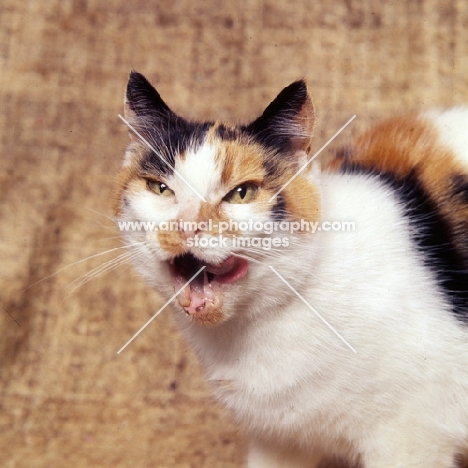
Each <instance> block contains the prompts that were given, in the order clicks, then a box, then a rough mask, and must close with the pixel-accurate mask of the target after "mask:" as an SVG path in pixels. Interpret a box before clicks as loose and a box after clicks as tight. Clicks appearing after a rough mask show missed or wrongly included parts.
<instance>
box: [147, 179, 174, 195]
mask: <svg viewBox="0 0 468 468" xmlns="http://www.w3.org/2000/svg"><path fill="white" fill-rule="evenodd" d="M146 185H147V187H148V189H149V190H151V191H152V192H153V193H155V194H156V195H161V196H162V197H173V196H174V192H173V191H172V190H171V189H170V188H169V187H168V186H167V185H166V184H165V183H164V182H159V181H157V180H147V181H146Z"/></svg>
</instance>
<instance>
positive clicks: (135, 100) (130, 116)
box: [124, 70, 175, 139]
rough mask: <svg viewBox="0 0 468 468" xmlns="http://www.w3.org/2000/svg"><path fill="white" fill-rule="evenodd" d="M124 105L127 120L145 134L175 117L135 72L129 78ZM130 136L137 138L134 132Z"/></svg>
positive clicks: (147, 83) (145, 81)
mask: <svg viewBox="0 0 468 468" xmlns="http://www.w3.org/2000/svg"><path fill="white" fill-rule="evenodd" d="M124 104H125V119H126V120H127V121H128V122H129V123H130V124H131V125H132V126H133V127H135V129H136V130H137V131H138V132H141V133H143V134H145V133H146V130H147V129H149V128H153V129H154V128H158V127H161V125H164V123H165V122H167V120H168V119H171V118H174V117H175V114H174V113H173V112H172V111H171V109H169V107H168V106H167V104H166V103H165V102H164V101H163V100H162V99H161V96H160V95H159V93H158V92H157V91H156V89H155V88H154V87H153V86H152V85H151V83H150V82H149V81H148V80H147V79H146V78H145V77H144V76H143V75H142V74H141V73H137V72H135V71H133V70H132V71H131V72H130V76H129V78H128V83H127V89H126V91H125V99H124ZM162 128H164V127H162ZM129 134H130V138H131V139H135V138H137V137H136V135H135V134H134V133H133V132H132V131H130V132H129Z"/></svg>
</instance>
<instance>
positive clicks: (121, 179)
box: [113, 167, 137, 217]
mask: <svg viewBox="0 0 468 468" xmlns="http://www.w3.org/2000/svg"><path fill="white" fill-rule="evenodd" d="M135 177H137V173H136V171H135V169H134V168H133V167H124V168H122V170H121V171H120V172H119V174H118V176H117V180H116V184H115V186H116V188H115V190H114V195H113V209H114V215H115V216H116V217H119V216H121V215H122V203H124V199H123V197H124V193H125V191H126V190H127V188H128V185H129V183H130V181H131V180H132V179H134V178H135Z"/></svg>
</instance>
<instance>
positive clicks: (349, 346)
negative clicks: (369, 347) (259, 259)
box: [268, 265, 357, 353]
mask: <svg viewBox="0 0 468 468" xmlns="http://www.w3.org/2000/svg"><path fill="white" fill-rule="evenodd" d="M268 267H269V268H270V269H271V270H272V271H273V273H275V275H276V276H277V277H278V278H279V279H280V280H281V281H282V282H283V283H284V284H285V285H286V286H287V287H288V288H289V289H290V290H291V291H292V292H293V293H294V294H295V295H296V296H297V297H298V298H299V299H300V300H301V301H302V302H303V303H304V304H305V305H306V306H307V307H308V308H309V309H310V310H311V311H312V312H313V313H314V314H315V315H316V316H317V317H318V318H319V319H320V320H321V321H322V322H323V323H324V324H325V325H326V326H327V327H328V328H329V329H330V330H331V331H332V332H333V333H334V334H335V335H336V336H337V337H338V338H339V339H340V340H341V341H342V342H343V343H344V344H345V345H346V346H348V348H349V349H351V351H353V353H357V351H356V350H355V349H354V348H353V347H352V346H351V345H350V344H349V343H348V342H347V341H346V340H345V339H344V338H343V337H342V336H341V335H340V334H339V333H338V332H337V331H336V330H335V329H334V328H333V327H332V326H331V325H330V324H329V323H328V322H327V321H326V320H325V319H324V318H323V317H322V316H321V315H320V314H319V313H318V312H317V311H316V310H315V309H314V308H313V307H312V306H311V305H310V304H309V303H308V302H307V301H306V300H305V299H304V298H303V297H302V296H301V295H300V294H299V293H298V292H297V291H296V290H295V289H294V288H293V287H292V286H291V285H290V284H289V283H288V282H287V281H286V280H285V279H284V278H283V277H282V276H281V275H280V274H279V273H278V272H277V271H276V270H275V269H274V268H273V267H272V266H270V265H268Z"/></svg>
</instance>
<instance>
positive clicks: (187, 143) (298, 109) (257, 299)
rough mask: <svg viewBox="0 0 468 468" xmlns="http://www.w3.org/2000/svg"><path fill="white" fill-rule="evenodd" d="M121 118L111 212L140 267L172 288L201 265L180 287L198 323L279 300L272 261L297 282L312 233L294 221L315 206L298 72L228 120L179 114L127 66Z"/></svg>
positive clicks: (306, 107)
mask: <svg viewBox="0 0 468 468" xmlns="http://www.w3.org/2000/svg"><path fill="white" fill-rule="evenodd" d="M125 118H126V120H127V121H128V122H129V124H130V126H131V127H130V128H131V130H130V131H129V134H130V139H131V142H130V145H129V147H128V148H127V151H126V154H125V158H124V164H123V168H122V172H121V175H120V183H119V189H118V194H117V199H116V218H117V221H118V223H119V227H120V229H121V230H122V232H123V236H124V239H125V240H126V242H127V244H128V246H129V248H130V249H131V251H132V256H133V257H134V262H135V264H136V266H137V269H138V270H139V271H140V273H141V274H143V276H144V277H145V278H146V280H147V281H148V282H149V283H150V285H151V286H153V287H154V288H156V289H157V290H159V291H160V292H162V293H163V294H165V295H167V296H169V297H170V296H172V295H173V294H174V293H175V292H176V291H178V290H179V289H180V288H182V287H183V286H184V284H185V283H187V281H188V280H189V279H190V278H192V277H193V276H194V275H195V274H196V273H197V271H199V270H200V269H201V268H203V267H204V269H203V270H202V271H201V273H200V274H198V276H196V277H195V278H194V279H193V280H192V282H191V283H190V284H189V285H186V286H185V287H184V288H183V289H182V291H181V292H180V293H179V295H178V304H179V305H180V308H181V309H182V310H184V311H185V312H186V314H187V316H188V317H189V318H190V319H191V320H192V321H194V322H196V323H199V324H203V325H216V324H219V323H222V322H224V321H225V320H228V319H230V318H232V317H233V316H234V315H236V314H251V313H260V312H261V311H262V310H264V309H265V307H271V306H272V305H274V304H275V303H278V302H279V299H278V297H279V296H278V294H276V295H275V294H274V292H275V290H276V289H277V286H278V283H277V281H275V279H274V278H273V276H274V275H273V273H272V270H271V269H270V268H268V267H269V266H271V267H273V268H275V269H276V270H279V271H282V273H283V274H284V275H286V276H287V277H288V279H289V280H290V281H291V283H293V284H294V283H297V282H298V281H299V277H300V272H299V271H298V264H297V261H298V259H299V258H304V255H305V256H306V257H307V252H306V251H305V250H304V245H305V242H303V238H304V236H306V235H307V233H304V232H294V233H291V232H290V231H291V229H289V227H290V226H292V223H293V222H296V223H298V222H301V221H302V222H315V221H317V220H318V219H319V216H320V213H319V211H320V200H319V191H318V188H317V186H316V184H315V183H314V180H313V175H312V171H311V170H310V166H311V165H308V166H307V168H305V169H304V170H303V171H302V172H301V173H300V174H299V175H297V173H298V171H299V170H300V169H301V167H302V166H303V165H305V163H307V158H308V156H309V151H310V146H311V138H312V133H313V127H314V121H315V118H314V108H313V105H312V101H311V99H310V97H309V95H308V92H307V88H306V85H305V83H304V82H303V81H297V82H295V83H292V84H291V85H290V86H288V87H287V88H285V89H284V90H283V91H282V92H281V93H280V94H279V95H278V96H277V97H276V99H275V100H274V101H273V102H272V103H271V104H270V105H269V106H268V107H267V108H266V109H265V111H264V112H263V114H262V115H261V116H260V117H259V118H257V119H256V120H254V121H253V122H252V123H250V124H248V125H234V126H229V125H224V124H221V123H218V122H215V123H214V122H203V123H197V122H191V121H188V120H186V119H184V118H182V117H179V116H178V115H176V114H175V113H174V112H173V111H172V110H171V109H170V108H169V107H168V106H167V105H166V104H165V102H164V101H163V100H162V99H161V97H160V95H159V94H158V92H157V91H156V90H155V89H154V88H153V87H152V86H151V84H150V83H149V82H148V81H147V80H146V79H145V78H144V77H143V76H142V75H140V74H138V73H135V72H132V73H131V74H130V78H129V81H128V85H127V90H126V97H125ZM129 222H130V223H131V222H133V223H139V224H133V225H132V224H129ZM124 223H127V224H126V225H125V224H124ZM145 223H146V224H145ZM275 223H276V224H275ZM281 223H282V224H281ZM294 226H297V224H295V225H294ZM272 275H273V276H272Z"/></svg>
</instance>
